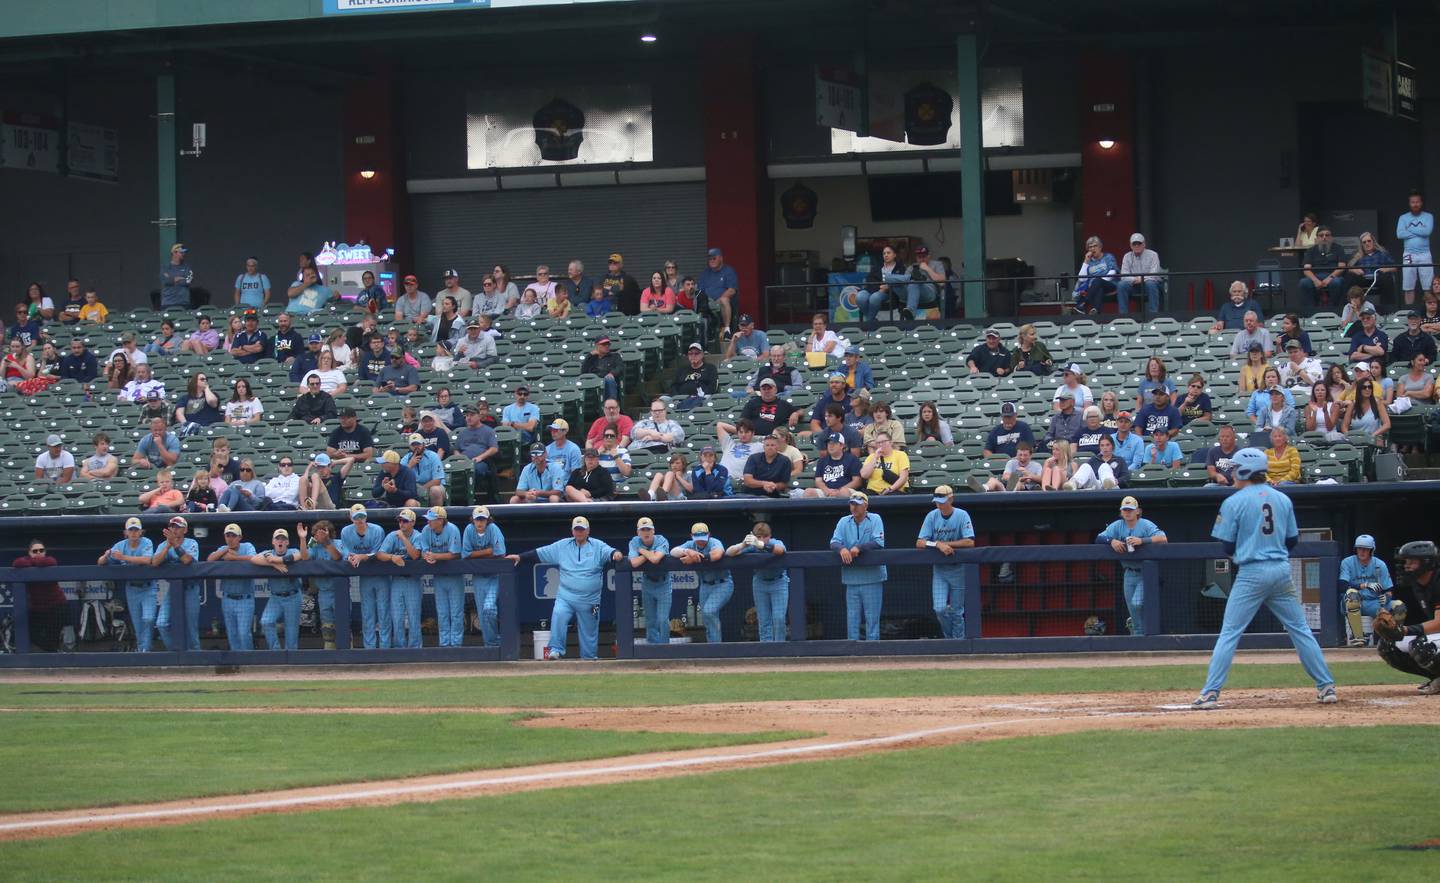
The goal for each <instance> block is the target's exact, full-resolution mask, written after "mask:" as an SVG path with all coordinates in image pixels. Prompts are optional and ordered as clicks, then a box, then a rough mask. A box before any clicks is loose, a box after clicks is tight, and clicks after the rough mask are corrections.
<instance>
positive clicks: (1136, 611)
mask: <svg viewBox="0 0 1440 883" xmlns="http://www.w3.org/2000/svg"><path fill="white" fill-rule="evenodd" d="M1164 535H1165V531H1163V530H1161V529H1160V528H1158V527H1156V526H1155V522H1153V521H1151V520H1150V519H1148V518H1137V519H1135V526H1134V527H1133V528H1132V527H1130V526H1129V525H1127V524H1126V523H1125V519H1123V518H1117V519H1115V520H1114V521H1112V522H1110V526H1109V527H1107V528H1105V529H1104V530H1102V531H1101V532H1100V535H1099V536H1097V537H1096V538H1095V542H1097V543H1108V542H1110V541H1111V540H1119V541H1120V542H1122V543H1123V542H1125V541H1126V540H1127V539H1129V538H1130V537H1139V538H1140V539H1142V540H1148V539H1150V538H1151V537H1156V536H1164ZM1124 554H1125V555H1127V556H1128V555H1129V554H1130V553H1129V552H1126V553H1124ZM1287 560H1288V559H1287ZM1120 571H1121V579H1122V580H1123V581H1124V582H1123V585H1124V589H1125V607H1126V609H1128V610H1129V612H1130V634H1132V635H1143V634H1145V620H1144V619H1143V618H1142V612H1143V611H1144V608H1145V580H1144V579H1142V578H1141V576H1140V562H1139V561H1136V560H1135V559H1133V558H1129V557H1125V558H1121V559H1120Z"/></svg>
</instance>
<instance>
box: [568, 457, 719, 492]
mask: <svg viewBox="0 0 1440 883" xmlns="http://www.w3.org/2000/svg"><path fill="white" fill-rule="evenodd" d="M710 450H713V449H710ZM710 460H711V462H712V463H713V462H714V460H715V457H714V455H713V454H712V455H711V457H710ZM565 499H566V500H567V501H569V502H571V503H593V502H596V501H602V500H613V499H615V481H614V480H613V479H612V478H611V477H610V473H609V472H607V471H606V470H605V468H604V467H602V466H601V465H600V452H599V451H597V450H595V449H594V448H586V449H585V450H584V452H583V453H582V455H581V460H580V466H579V467H578V468H576V469H574V470H572V471H571V472H570V477H569V479H568V480H566V482H565Z"/></svg>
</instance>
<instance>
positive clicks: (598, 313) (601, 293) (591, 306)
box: [571, 284, 614, 319]
mask: <svg viewBox="0 0 1440 883" xmlns="http://www.w3.org/2000/svg"><path fill="white" fill-rule="evenodd" d="M571 299H572V300H574V302H575V303H577V304H578V303H581V302H582V301H583V303H584V304H585V315H586V316H587V317H589V318H591V319H600V318H603V317H605V316H607V315H609V314H610V311H611V310H612V309H614V305H613V304H611V303H610V298H608V297H606V296H605V287H604V286H603V285H598V284H597V285H595V286H593V287H591V289H590V294H589V295H587V296H586V298H582V299H581V300H575V299H574V298H573V296H572V298H571Z"/></svg>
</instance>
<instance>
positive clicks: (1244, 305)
mask: <svg viewBox="0 0 1440 883" xmlns="http://www.w3.org/2000/svg"><path fill="white" fill-rule="evenodd" d="M1229 295H1230V299H1229V300H1227V301H1226V302H1225V303H1223V304H1221V305H1220V314H1219V316H1217V317H1216V320H1215V324H1214V325H1211V326H1210V333H1211V334H1219V333H1220V332H1222V331H1224V330H1225V329H1226V328H1233V329H1235V330H1239V329H1240V328H1242V327H1243V326H1244V325H1245V314H1246V313H1252V312H1253V313H1254V314H1255V315H1256V317H1257V318H1261V319H1263V318H1265V314H1264V313H1263V312H1261V310H1260V302H1259V301H1257V300H1256V299H1255V298H1253V297H1251V296H1250V286H1248V285H1246V284H1245V283H1244V282H1241V281H1240V280H1239V279H1236V280H1235V281H1234V282H1231V283H1230V291H1229Z"/></svg>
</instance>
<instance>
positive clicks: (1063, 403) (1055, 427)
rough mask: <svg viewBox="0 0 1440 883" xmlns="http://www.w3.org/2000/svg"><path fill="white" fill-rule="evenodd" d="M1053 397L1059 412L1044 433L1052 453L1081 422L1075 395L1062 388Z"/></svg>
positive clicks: (1076, 433) (1071, 437) (1077, 430)
mask: <svg viewBox="0 0 1440 883" xmlns="http://www.w3.org/2000/svg"><path fill="white" fill-rule="evenodd" d="M1067 373H1068V372H1067ZM1055 397H1056V403H1057V405H1058V407H1059V409H1060V410H1058V411H1056V412H1055V413H1054V414H1051V415H1050V429H1049V430H1047V431H1046V433H1045V443H1046V445H1048V446H1049V448H1050V450H1052V451H1053V450H1055V443H1056V442H1060V441H1063V442H1067V443H1068V442H1069V441H1070V440H1071V439H1073V438H1075V436H1076V435H1078V434H1079V432H1080V424H1081V423H1082V422H1083V421H1082V419H1081V416H1080V412H1079V411H1076V410H1075V394H1074V393H1073V392H1071V391H1070V390H1069V389H1067V388H1066V387H1063V386H1062V387H1060V391H1059V392H1057V393H1056V394H1055ZM1177 421H1178V417H1177ZM1067 479H1068V476H1067Z"/></svg>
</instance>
